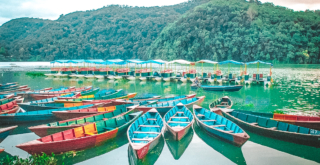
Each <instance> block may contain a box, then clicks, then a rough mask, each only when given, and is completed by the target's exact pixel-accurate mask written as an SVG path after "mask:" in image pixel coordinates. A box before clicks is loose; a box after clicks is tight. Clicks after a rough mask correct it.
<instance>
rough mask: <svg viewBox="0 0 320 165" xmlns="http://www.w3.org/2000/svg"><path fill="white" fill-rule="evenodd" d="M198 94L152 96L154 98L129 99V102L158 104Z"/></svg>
mask: <svg viewBox="0 0 320 165" xmlns="http://www.w3.org/2000/svg"><path fill="white" fill-rule="evenodd" d="M195 96H196V94H191V95H182V96H173V97H165V98H152V99H143V100H139V99H129V100H128V101H127V102H132V103H133V104H139V105H150V104H158V103H162V102H168V101H177V100H182V99H187V98H193V97H195Z"/></svg>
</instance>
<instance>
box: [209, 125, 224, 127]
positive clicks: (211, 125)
mask: <svg viewBox="0 0 320 165" xmlns="http://www.w3.org/2000/svg"><path fill="white" fill-rule="evenodd" d="M225 126H226V125H210V127H225Z"/></svg>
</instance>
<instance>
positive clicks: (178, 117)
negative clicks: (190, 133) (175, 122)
mask: <svg viewBox="0 0 320 165" xmlns="http://www.w3.org/2000/svg"><path fill="white" fill-rule="evenodd" d="M170 118H178V119H181V118H182V119H188V117H183V116H181V117H173V116H172V117H170Z"/></svg>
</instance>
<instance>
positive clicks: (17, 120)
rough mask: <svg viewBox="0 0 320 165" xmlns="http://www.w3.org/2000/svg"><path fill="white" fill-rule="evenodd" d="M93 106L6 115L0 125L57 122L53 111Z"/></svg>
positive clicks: (0, 116)
mask: <svg viewBox="0 0 320 165" xmlns="http://www.w3.org/2000/svg"><path fill="white" fill-rule="evenodd" d="M92 106H94V104H88V105H83V106H77V107H70V108H60V109H50V110H39V111H31V112H24V113H23V112H20V113H14V114H4V115H0V124H6V125H13V124H22V123H32V122H38V121H50V120H57V118H55V116H54V115H53V114H52V112H53V111H67V110H77V109H84V108H89V107H92Z"/></svg>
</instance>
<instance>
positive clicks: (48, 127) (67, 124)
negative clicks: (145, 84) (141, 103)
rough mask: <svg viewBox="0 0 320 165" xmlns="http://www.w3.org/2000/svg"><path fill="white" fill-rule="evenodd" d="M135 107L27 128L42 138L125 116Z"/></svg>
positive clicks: (111, 109) (122, 107)
mask: <svg viewBox="0 0 320 165" xmlns="http://www.w3.org/2000/svg"><path fill="white" fill-rule="evenodd" d="M136 107H137V105H135V106H134V105H132V104H123V105H117V106H116V107H115V110H113V109H114V108H113V107H104V108H108V109H109V110H110V111H107V112H106V113H97V114H94V115H87V116H82V117H78V118H73V119H68V120H63V121H58V122H54V123H49V124H42V125H38V126H33V127H29V129H30V130H31V131H32V132H34V133H35V134H37V135H38V136H40V137H44V136H47V135H50V134H54V133H57V132H61V131H64V130H67V129H72V128H76V127H80V126H83V125H87V124H89V123H93V122H97V121H101V120H107V119H110V118H116V117H119V116H124V115H126V114H129V113H133V112H135V108H136ZM102 108H103V107H102Z"/></svg>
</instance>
